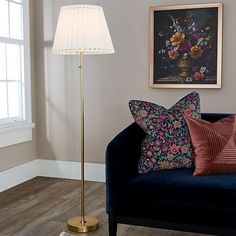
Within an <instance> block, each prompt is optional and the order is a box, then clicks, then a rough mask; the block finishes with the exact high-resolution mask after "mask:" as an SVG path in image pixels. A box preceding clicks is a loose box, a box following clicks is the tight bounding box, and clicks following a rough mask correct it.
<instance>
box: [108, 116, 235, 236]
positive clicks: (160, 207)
mask: <svg viewBox="0 0 236 236" xmlns="http://www.w3.org/2000/svg"><path fill="white" fill-rule="evenodd" d="M227 115H229V114H215V113H214V114H213V113H211V114H202V118H203V119H205V120H208V121H211V122H214V121H217V120H219V119H220V118H223V117H226V116H227ZM144 137H145V133H144V132H143V131H142V129H141V128H139V126H138V125H136V124H135V123H133V124H131V125H130V126H128V127H127V128H126V129H125V130H123V131H122V132H121V133H120V134H118V135H117V136H116V137H115V138H114V139H113V140H112V141H111V142H110V143H109V145H108V146H107V150H106V211H107V214H108V219H109V236H115V235H116V234H117V232H116V231H117V224H118V223H122V224H131V225H141V226H150V227H157V228H165V229H173V230H180V231H189V232H198V233H206V234H212V235H228V236H234V235H236V174H219V175H211V176H198V177H193V176H192V174H193V169H175V170H162V171H156V172H149V173H146V174H138V172H137V164H138V159H139V157H140V151H141V149H140V147H141V143H142V140H143V139H144Z"/></svg>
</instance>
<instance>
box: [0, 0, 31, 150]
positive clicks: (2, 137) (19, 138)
mask: <svg viewBox="0 0 236 236" xmlns="http://www.w3.org/2000/svg"><path fill="white" fill-rule="evenodd" d="M10 1H11V0H10ZM12 1H13V2H14V0H12ZM23 24H24V31H23V35H24V76H25V77H24V81H25V96H24V98H25V101H24V104H23V106H24V107H25V109H24V110H25V111H24V116H23V117H24V119H23V120H21V121H12V122H9V123H7V124H1V125H0V148H3V147H7V146H10V145H14V144H18V143H23V142H27V141H30V140H32V128H34V127H35V124H34V123H32V111H31V70H30V67H31V66H30V65H31V63H30V25H29V0H23Z"/></svg>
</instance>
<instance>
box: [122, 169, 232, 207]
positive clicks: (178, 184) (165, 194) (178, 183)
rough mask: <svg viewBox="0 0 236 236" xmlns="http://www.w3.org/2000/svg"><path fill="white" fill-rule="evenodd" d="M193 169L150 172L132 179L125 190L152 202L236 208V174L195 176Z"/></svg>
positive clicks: (130, 194) (133, 195) (129, 193)
mask: <svg viewBox="0 0 236 236" xmlns="http://www.w3.org/2000/svg"><path fill="white" fill-rule="evenodd" d="M192 173H193V170H192V169H174V170H162V171H158V172H155V171H152V172H148V173H146V174H143V175H138V176H136V177H134V178H132V179H131V180H129V181H128V182H127V184H126V188H127V189H126V191H127V194H128V195H129V196H132V197H133V198H135V196H138V198H139V199H144V200H145V199H146V200H147V201H148V200H150V201H151V202H153V200H154V201H156V202H161V203H167V204H168V203H170V204H174V203H176V204H178V205H179V204H181V205H183V207H184V206H185V205H193V206H194V207H201V208H205V209H206V208H217V209H224V210H225V209H226V210H228V209H229V210H233V211H236V201H235V199H236V174H221V175H210V176H201V177H195V176H192ZM146 204H148V203H146Z"/></svg>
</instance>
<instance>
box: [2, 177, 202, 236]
mask: <svg viewBox="0 0 236 236" xmlns="http://www.w3.org/2000/svg"><path fill="white" fill-rule="evenodd" d="M79 189H80V181H76V180H65V179H56V178H44V177H36V178H34V179H32V180H30V181H27V182H25V183H23V184H21V185H18V186H16V187H14V188H12V189H9V190H7V191H5V192H2V193H0V236H59V235H60V234H61V233H62V232H65V233H64V236H66V235H68V233H69V232H68V231H66V223H65V222H66V221H67V219H68V218H69V217H71V216H76V215H78V214H79V209H80V206H79V203H80V193H79ZM85 199H86V203H85V205H86V213H87V214H89V215H93V216H96V217H98V218H99V221H100V228H99V230H98V231H96V232H93V233H89V235H91V236H94V235H97V236H107V235H108V230H107V228H108V226H107V216H106V213H105V185H104V184H103V183H94V182H86V185H85ZM69 235H76V234H69ZM79 235H81V236H83V235H88V234H79ZM141 235H142V236H156V235H159V236H200V234H193V233H184V232H177V231H171V230H160V229H153V228H147V227H136V226H128V225H119V226H118V236H141Z"/></svg>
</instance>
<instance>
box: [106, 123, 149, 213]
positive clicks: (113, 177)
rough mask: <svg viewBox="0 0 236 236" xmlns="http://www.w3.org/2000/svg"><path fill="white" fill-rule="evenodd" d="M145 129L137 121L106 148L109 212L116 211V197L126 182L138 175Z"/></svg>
mask: <svg viewBox="0 0 236 236" xmlns="http://www.w3.org/2000/svg"><path fill="white" fill-rule="evenodd" d="M144 137H145V133H144V132H143V130H142V129H141V128H140V127H139V126H138V125H137V124H135V123H133V124H131V125H130V126H128V127H127V128H126V129H124V130H123V131H122V132H121V133H119V134H118V135H117V136H116V137H115V138H114V139H113V140H112V141H111V142H110V143H109V144H108V146H107V149H106V197H107V200H106V203H107V212H108V213H114V212H113V211H114V209H115V208H116V206H117V204H116V199H117V197H118V194H119V193H120V189H121V188H122V186H123V185H124V183H125V182H126V181H127V180H129V179H130V178H132V177H133V176H136V175H138V160H139V157H140V154H141V143H142V141H143V139H144Z"/></svg>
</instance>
